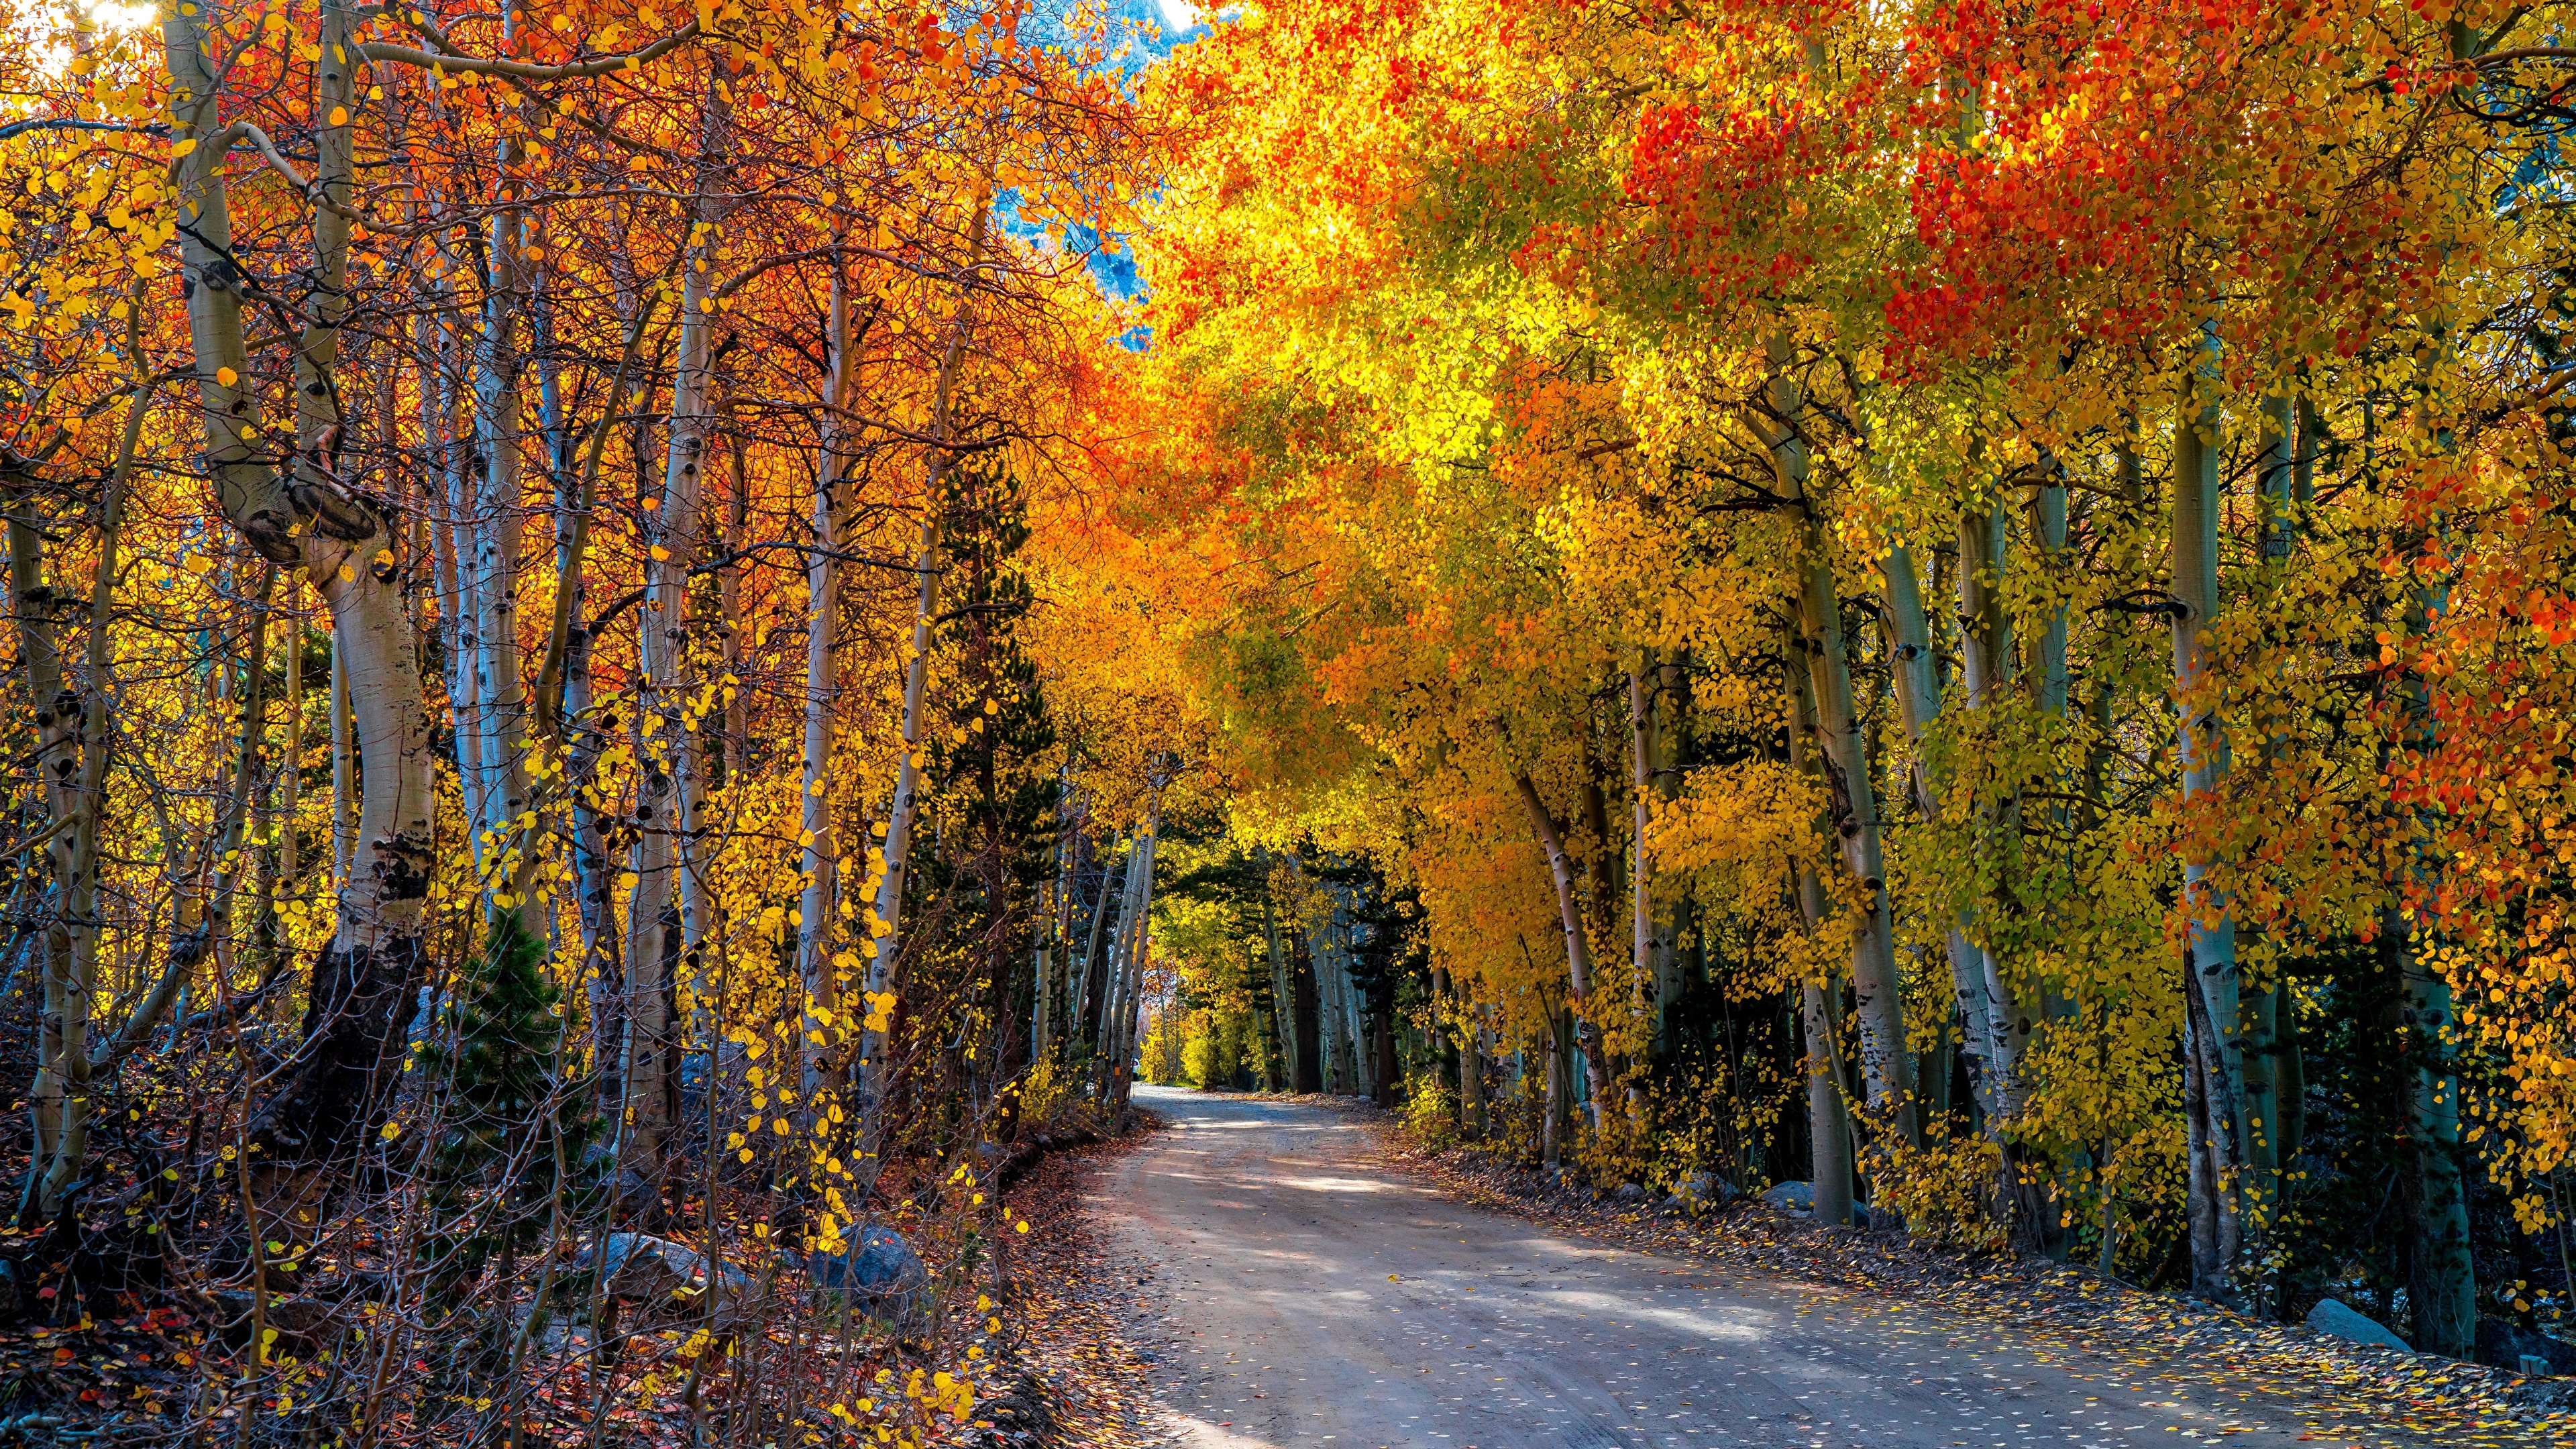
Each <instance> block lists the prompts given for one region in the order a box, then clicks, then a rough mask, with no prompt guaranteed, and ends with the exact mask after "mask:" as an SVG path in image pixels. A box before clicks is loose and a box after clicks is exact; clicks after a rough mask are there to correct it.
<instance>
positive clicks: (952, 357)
mask: <svg viewBox="0 0 2576 1449" xmlns="http://www.w3.org/2000/svg"><path fill="white" fill-rule="evenodd" d="M990 211H991V208H990V207H989V205H988V204H987V201H986V198H985V197H983V196H981V195H978V196H977V197H976V198H975V216H974V220H973V221H972V222H971V223H970V224H969V226H968V229H967V237H966V258H967V265H968V266H969V267H970V268H971V267H973V266H975V265H977V264H979V263H980V262H981V260H982V258H983V254H984V235H985V228H986V226H987V225H989V224H990ZM974 318H975V311H974V307H973V306H972V304H971V303H970V302H969V301H968V300H967V299H966V298H964V297H962V296H961V297H960V298H959V299H958V303H957V317H956V321H955V324H954V326H953V327H952V328H951V329H950V331H949V335H948V348H947V351H946V352H945V353H944V354H942V355H941V357H940V360H939V377H938V381H937V383H936V384H935V385H934V390H933V392H932V396H931V410H930V445H929V453H930V456H929V464H928V467H927V468H926V469H925V470H924V474H923V478H922V490H921V543H920V547H919V549H918V550H917V551H916V553H915V562H914V565H913V567H914V569H915V571H916V573H917V576H918V580H919V583H918V592H917V594H916V598H915V603H914V608H913V624H912V636H911V642H910V645H909V657H908V658H907V660H906V670H905V674H904V688H903V757H902V759H901V760H900V761H899V762H897V765H896V768H895V786H894V803H893V806H892V808H890V809H889V810H888V811H887V812H886V837H885V845H884V847H883V850H882V852H881V853H882V857H883V858H882V865H883V869H884V875H883V876H882V877H881V878H880V879H879V881H878V883H877V899H876V912H875V920H874V921H873V922H872V923H871V925H870V926H869V929H870V930H871V931H877V932H882V934H880V935H878V936H877V937H876V940H875V947H876V949H875V953H874V955H873V956H872V958H871V959H870V960H869V962H868V985H867V990H868V996H869V1001H870V1006H871V1008H872V1009H873V1008H875V1007H876V1006H877V1003H878V1002H880V1001H882V1000H883V999H884V998H887V997H891V996H892V995H893V994H894V967H895V959H896V957H897V955H898V954H899V953H900V952H901V951H902V949H903V933H902V929H901V927H902V916H903V891H904V883H905V881H906V879H907V878H908V864H909V860H910V857H911V851H912V831H913V817H914V814H915V812H916V810H917V809H918V806H917V804H916V800H915V797H916V795H917V793H918V791H919V789H920V781H921V742H922V735H923V731H924V729H925V728H926V727H927V723H928V717H927V714H926V713H925V711H926V710H927V708H928V704H929V701H928V698H927V690H928V686H929V679H930V646H931V630H932V626H933V623H934V621H935V620H936V619H937V617H938V611H939V539H940V528H941V524H942V513H943V511H944V509H945V507H946V503H945V494H946V491H947V484H948V471H949V468H950V466H951V465H952V464H953V463H954V462H955V461H956V460H955V458H954V457H953V456H952V455H951V454H950V452H949V449H948V444H949V429H950V426H951V423H950V418H949V404H950V401H951V399H952V398H953V397H954V395H955V391H956V386H957V369H958V366H959V365H960V363H961V362H962V361H963V360H964V357H965V353H966V346H967V342H968V339H969V338H970V337H971V336H972V335H973V333H974ZM870 1019H871V1020H876V1019H880V1018H879V1017H878V1016H871V1018H870ZM887 1049H888V1043H887V1042H886V1040H885V1038H884V1034H883V1033H882V1032H874V1031H871V1032H867V1033H865V1034H864V1035H863V1036H862V1037H861V1047H860V1052H859V1055H860V1077H859V1081H860V1087H859V1125H860V1138H861V1140H862V1141H864V1142H866V1143H868V1144H869V1145H870V1147H871V1149H873V1147H874V1144H875V1143H876V1142H877V1141H879V1140H880V1139H879V1134H880V1132H881V1130H882V1127H883V1114H884V1111H885V1103H886V1097H887V1091H886V1088H887V1086H888V1085H889V1084H888V1083H887V1082H886V1080H885V1077H886V1074H887V1068H888V1067H890V1066H891V1059H890V1057H889V1056H888V1050H887ZM871 1062H874V1063H876V1064H877V1065H876V1066H875V1067H873V1068H871V1067H870V1066H869V1063H871Z"/></svg>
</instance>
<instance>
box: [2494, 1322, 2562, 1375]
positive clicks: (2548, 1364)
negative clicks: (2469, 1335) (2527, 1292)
mask: <svg viewBox="0 0 2576 1449" xmlns="http://www.w3.org/2000/svg"><path fill="white" fill-rule="evenodd" d="M2478 1358H2479V1359H2480V1360H2481V1361H2482V1362H2486V1363H2491V1364H2493V1365H2495V1366H2496V1367H2497V1368H2500V1369H2505V1370H2507V1371H2509V1372H2512V1373H2518V1374H2523V1375H2525V1376H2534V1375H2543V1374H2545V1375H2547V1376H2549V1377H2551V1378H2568V1377H2576V1343H2569V1342H2568V1341H2567V1340H2565V1339H2563V1338H2552V1337H2550V1336H2549V1335H2548V1334H2545V1333H2539V1332H2536V1331H2534V1330H2532V1329H2528V1328H2524V1327H2523V1326H2521V1325H2520V1324H2517V1323H2509V1322H2507V1321H2505V1320H2504V1319H2501V1318H2481V1319H2479V1320H2478Z"/></svg>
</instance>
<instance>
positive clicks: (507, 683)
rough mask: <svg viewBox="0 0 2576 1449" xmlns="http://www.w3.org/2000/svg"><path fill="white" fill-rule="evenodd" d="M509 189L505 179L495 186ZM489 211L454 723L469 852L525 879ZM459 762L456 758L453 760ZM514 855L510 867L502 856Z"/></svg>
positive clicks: (511, 382) (504, 889) (501, 365)
mask: <svg viewBox="0 0 2576 1449" xmlns="http://www.w3.org/2000/svg"><path fill="white" fill-rule="evenodd" d="M517 13H518V12H517V7H515V6H512V5H504V6H502V7H501V32H502V44H503V46H505V47H506V46H508V45H509V44H510V43H511V40H512V38H513V36H514V35H515V32H516V25H517ZM519 148H520V142H519V141H518V140H516V139H515V138H511V139H505V140H503V141H502V143H501V156H500V163H501V164H500V172H499V174H501V175H502V176H505V177H506V176H507V175H508V174H509V170H510V167H511V165H512V163H513V162H514V161H515V160H516V159H517V156H518V152H519ZM503 185H504V187H505V188H507V187H508V185H509V183H507V182H506V181H505V182H504V183H503ZM496 200H497V201H498V202H499V205H497V206H496V207H495V208H494V210H493V212H492V216H491V221H490V224H489V226H490V229H489V232H488V242H487V245H486V248H485V266H484V273H485V277H486V279H487V280H486V284H485V288H484V295H483V325H482V328H481V331H480V334H479V336H478V337H477V339H476V343H475V348H474V448H473V462H472V463H471V465H470V466H469V472H470V474H471V477H472V481H473V487H474V492H473V497H472V504H471V512H470V515H469V519H470V523H471V543H470V550H471V551H470V552H467V551H465V550H464V549H460V551H459V553H458V558H457V562H458V565H459V567H460V568H461V569H462V570H463V572H464V577H463V578H462V579H461V580H460V583H461V584H462V585H463V586H464V591H465V593H466V596H467V599H468V601H469V607H471V609H472V610H473V613H472V615H471V616H470V617H471V620H472V628H473V655H472V658H471V659H470V660H468V661H466V662H465V667H466V669H467V670H469V671H470V673H471V676H472V683H473V715H472V718H471V720H470V721H469V720H468V719H467V718H465V717H464V716H462V715H460V716H459V717H458V719H457V722H456V723H457V738H458V740H459V741H460V742H461V741H463V740H464V739H465V738H466V736H467V733H468V732H469V730H470V731H471V733H472V736H473V740H474V750H473V753H474V766H475V769H476V772H477V775H478V779H479V783H478V785H477V789H476V794H477V796H478V797H479V799H478V802H477V803H478V805H479V807H480V813H479V814H478V815H476V816H475V817H474V819H473V826H472V828H473V829H474V830H475V832H476V834H477V835H478V837H479V844H480V847H481V848H480V849H479V851H478V854H477V858H478V859H481V860H483V861H484V864H485V868H486V870H487V871H490V870H507V871H509V872H510V873H511V875H516V876H520V877H525V876H526V875H528V873H529V871H528V867H529V866H531V865H533V860H532V859H530V857H531V856H532V852H531V851H530V849H529V847H528V845H527V843H526V842H525V841H524V840H523V839H522V835H523V831H522V829H521V826H520V821H519V817H520V814H521V812H523V811H524V810H525V809H526V808H527V801H528V769H527V752H526V745H525V741H526V739H527V737H528V734H529V732H530V730H529V720H528V718H527V692H526V687H525V684H524V681H523V680H522V678H521V674H520V660H519V565H520V556H521V554H522V552H523V548H522V543H523V540H522V532H523V528H524V524H523V521H522V519H521V517H520V504H521V501H522V499H521V494H522V492H523V488H522V483H521V457H520V446H519V445H520V437H519V429H520V413H521V410H522V399H521V397H520V378H521V373H522V371H523V367H522V359H521V357H520V353H519V340H518V318H519V313H520V311H521V310H522V309H523V308H524V307H525V306H526V297H525V295H524V294H525V290H526V282H525V277H524V272H525V264H524V262H523V260H522V258H521V256H520V252H521V249H522V247H523V246H524V244H525V243H524V241H523V235H524V228H523V225H522V221H521V216H520V212H519V210H518V208H517V207H516V206H514V205H513V204H512V203H513V202H514V201H515V200H516V198H515V197H513V196H511V195H509V194H507V191H506V189H505V192H504V194H503V195H502V196H500V197H498V198H496ZM458 763H459V765H460V767H462V765H463V763H464V762H463V761H462V760H461V759H460V760H459V762H458ZM513 856H516V857H519V859H518V860H517V861H516V862H513V861H512V860H511V857H513ZM516 884H517V882H514V881H512V880H510V879H509V878H508V877H506V876H505V877H501V878H497V879H494V880H492V881H491V882H489V883H488V884H487V888H486V895H485V914H486V916H487V917H491V916H495V915H497V913H498V912H499V911H500V910H502V909H506V908H507V907H504V906H503V905H502V904H501V902H500V901H499V900H498V899H496V897H497V896H499V895H502V894H509V895H515V894H516V891H515V890H514V889H513V886H514V885H516Z"/></svg>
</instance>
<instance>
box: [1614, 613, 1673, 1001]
mask: <svg viewBox="0 0 2576 1449" xmlns="http://www.w3.org/2000/svg"><path fill="white" fill-rule="evenodd" d="M1653 668H1654V657H1653V655H1652V654H1649V655H1648V656H1647V657H1646V659H1645V661H1644V662H1643V663H1642V664H1640V665H1639V666H1638V667H1637V668H1635V669H1631V670H1629V671H1628V769H1629V793H1630V795H1631V796H1633V797H1634V810H1635V819H1634V820H1633V821H1631V823H1630V826H1629V829H1630V835H1629V841H1630V844H1629V847H1628V927H1629V937H1630V939H1629V951H1630V953H1631V959H1630V961H1629V963H1628V964H1629V970H1630V972H1631V973H1632V975H1631V978H1630V979H1631V980H1633V981H1635V982H1636V990H1637V993H1638V995H1639V996H1640V997H1642V998H1643V1004H1644V1006H1645V1007H1646V1011H1647V1014H1648V1019H1649V1020H1651V1021H1653V1022H1654V1024H1655V1029H1654V1034H1653V1036H1652V1038H1650V1039H1651V1040H1655V1041H1660V1040H1662V1038H1663V1034H1664V1030H1663V1023H1664V993H1663V989H1662V988H1663V960H1662V956H1661V953H1660V952H1659V951H1658V950H1657V946H1658V944H1659V943H1658V942H1657V940H1656V936H1655V893H1654V881H1655V857H1654V852H1653V851H1651V850H1649V849H1647V848H1646V837H1647V834H1648V833H1649V832H1650V831H1651V830H1652V828H1653V821H1654V804H1653V800H1654V788H1655V763H1654V733H1655V720H1654V712H1653V707H1652V706H1651V705H1649V704H1648V703H1647V700H1646V675H1647V674H1648V673H1649V672H1651V671H1652V670H1653ZM1604 848H1605V849H1606V848H1607V847H1606V845H1605V847H1604Z"/></svg>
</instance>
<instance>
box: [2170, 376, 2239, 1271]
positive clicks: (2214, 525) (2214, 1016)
mask: <svg viewBox="0 0 2576 1449" xmlns="http://www.w3.org/2000/svg"><path fill="white" fill-rule="evenodd" d="M2208 348H2209V351H2210V353H2211V354H2212V356H2211V357H2210V360H2209V362H2208V363H2207V365H2206V366H2204V367H2203V368H2200V369H2196V370H2195V372H2194V373H2193V375H2192V376H2191V377H2190V378H2189V379H2188V380H2186V382H2185V384H2184V386H2185V387H2187V388H2193V389H2204V388H2215V387H2216V385H2217V378H2216V359H2215V356H2214V354H2215V351H2216V348H2217V343H2216V341H2215V339H2212V340H2211V341H2210V343H2209V344H2208ZM2189 401H2190V400H2189V399H2186V404H2187V405H2186V406H2184V407H2183V408H2181V409H2180V415H2179V416H2178V417H2177V419H2176V420H2175V424H2174V501H2173V595H2174V597H2173V643H2174V693H2175V694H2176V695H2177V696H2179V697H2180V698H2182V699H2183V700H2185V701H2187V703H2186V705H2185V708H2184V713H2183V718H2182V724H2181V731H2180V733H2181V739H2180V745H2181V753H2182V794H2183V800H2184V802H2185V803H2186V804H2188V803H2189V802H2190V801H2191V800H2192V798H2193V797H2195V796H2202V795H2210V794H2214V793H2216V791H2217V790H2218V787H2219V785H2220V783H2221V782H2222V781H2223V780H2225V779H2226V776H2227V765H2228V758H2227V737H2226V735H2225V733H2224V732H2223V729H2222V727H2221V725H2220V724H2219V721H2218V717H2217V714H2216V711H2215V710H2213V709H2212V708H2210V706H2209V703H2208V701H2206V700H2202V699H2198V698H2196V696H2197V695H2198V694H2199V693H2200V692H2201V691H2202V690H2203V689H2204V688H2205V687H2206V684H2207V678H2208V665H2207V662H2206V657H2205V654H2204V646H2203V644H2202V642H2201V634H2202V631H2203V630H2205V629H2206V628H2208V626H2209V621H2210V620H2211V619H2212V618H2213V617H2214V616H2215V615H2216V614H2217V612H2218V524H2219V517H2218V515H2219V507H2220V494H2219V472H2218V463H2219V456H2218V455H2219V438H2218V429H2219V414H2218V399H2217V397H2216V396H2215V395H2214V393H2207V392H2204V393H2203V395H2202V396H2201V397H2200V398H2199V400H2198V406H2196V407H2195V406H2190V405H2188V403H2189ZM2208 874H2209V862H2208V861H2206V860H2202V859H2198V858H2196V857H2193V856H2189V855H2187V856H2186V857H2185V858H2184V860H2183V868H2182V877H2183V879H2182V890H2183V907H2184V909H2185V910H2187V911H2188V912H2189V913H2190V917H2191V924H2190V930H2189V934H2188V936H2187V938H2186V945H2185V948H2184V954H2183V970H2184V975H2185V985H2186V987H2187V989H2188V990H2189V991H2190V992H2191V995H2192V1002H2191V1006H2192V1008H2193V1010H2194V1011H2195V1012H2196V1013H2197V1015H2196V1018H2195V1019H2196V1020H2197V1021H2199V1022H2200V1023H2202V1025H2203V1035H2202V1038H2201V1040H2200V1041H2199V1042H2198V1051H2197V1058H2198V1060H2199V1062H2200V1064H2201V1070H2202V1072H2203V1074H2204V1077H2203V1082H2202V1098H2203V1103H2204V1112H2205V1114H2206V1121H2205V1123H2204V1124H2203V1127H2204V1131H2203V1135H2202V1141H2203V1142H2204V1144H2205V1147H2204V1150H2205V1151H2206V1152H2207V1153H2208V1154H2209V1156H2210V1161H2209V1163H2208V1164H2207V1166H2206V1168H2205V1169H2204V1168H2199V1167H2198V1165H2196V1170H2195V1173H2194V1175H2193V1179H2192V1181H2193V1183H2194V1185H2195V1187H2196V1188H2199V1189H2201V1190H2204V1191H2206V1192H2207V1193H2208V1194H2210V1198H2209V1202H2208V1204H2207V1210H2206V1211H2205V1212H2203V1211H2200V1210H2199V1206H2198V1205H2195V1211H2194V1213H2193V1216H2192V1228H2193V1253H2192V1291H2193V1292H2194V1293H2197V1294H2199V1295H2201V1296H2203V1297H2207V1298H2212V1299H2216V1300H2220V1301H2232V1300H2233V1299H2234V1297H2235V1290H2234V1288H2233V1286H2232V1285H2231V1284H2230V1283H2229V1281H2228V1279H2227V1276H2226V1275H2227V1274H2228V1273H2229V1272H2230V1271H2231V1270H2232V1269H2233V1267H2234V1265H2235V1262H2236V1255H2237V1250H2238V1248H2239V1247H2240V1246H2241V1245H2242V1242H2243V1236H2244V1203H2243V1198H2242V1193H2243V1190H2244V1182H2243V1176H2242V1172H2243V1167H2244V1164H2245V1161H2246V1155H2247V1154H2246V1152H2245V1138H2244V1132H2245V1121H2246V1112H2245V1057H2244V1043H2243V1041H2242V1039H2241V1036H2240V1033H2241V1031H2242V1029H2243V1028H2242V1025H2241V1023H2240V1020H2239V1012H2238V995H2239V978H2238V975H2237V966H2236V927H2235V924H2234V923H2233V922H2232V921H2231V920H2229V918H2228V915H2227V903H2226V902H2225V901H2224V900H2221V899H2219V898H2218V897H2217V895H2216V893H2215V892H2214V891H2213V890H2212V889H2211V888H2210V887H2209V886H2208V885H2207V884H2205V880H2206V878H2207V876H2208ZM2204 1223H2205V1224H2206V1234H2207V1236H2206V1237H2204V1236H2203V1225H2204Z"/></svg>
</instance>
